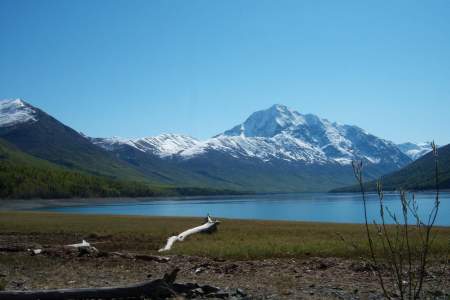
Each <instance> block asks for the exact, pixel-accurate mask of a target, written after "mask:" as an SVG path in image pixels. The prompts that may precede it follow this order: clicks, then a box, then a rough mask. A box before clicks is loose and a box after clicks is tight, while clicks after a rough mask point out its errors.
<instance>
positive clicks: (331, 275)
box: [0, 234, 449, 299]
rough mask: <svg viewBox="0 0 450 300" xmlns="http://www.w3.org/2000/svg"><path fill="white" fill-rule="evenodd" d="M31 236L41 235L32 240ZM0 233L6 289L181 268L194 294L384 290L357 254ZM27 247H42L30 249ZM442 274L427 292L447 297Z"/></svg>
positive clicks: (109, 281)
mask: <svg viewBox="0 0 450 300" xmlns="http://www.w3.org/2000/svg"><path fill="white" fill-rule="evenodd" d="M32 239H36V236H33V238H31V237H30V238H29V239H28V240H32ZM0 241H1V244H0V282H2V285H3V288H4V289H6V290H31V289H52V288H80V287H108V286H119V285H127V284H131V283H138V282H143V281H148V280H153V279H158V278H162V277H163V276H164V274H166V273H169V272H170V271H172V270H173V269H175V268H179V269H180V271H179V273H178V276H177V280H176V282H177V283H189V284H194V285H191V286H192V290H195V291H194V292H189V296H191V297H196V298H202V297H216V298H231V299H381V298H382V296H381V294H380V290H379V287H378V283H377V279H376V277H375V276H374V274H373V273H372V271H371V270H370V267H369V266H368V265H367V264H365V263H363V262H362V261H359V260H349V259H343V258H302V259H292V258H291V259H288V258H284V259H264V260H249V261H242V260H222V259H210V258H205V257H194V256H181V255H170V256H155V255H150V254H143V253H141V254H139V253H129V252H120V253H117V252H106V251H102V250H101V248H102V247H101V245H102V244H101V243H100V242H99V243H98V244H96V247H97V248H98V251H91V250H87V251H84V250H82V251H80V250H78V249H69V248H67V247H62V246H61V245H45V246H43V245H38V244H36V243H24V242H21V241H18V240H17V238H16V237H15V236H14V235H13V234H10V235H2V236H0ZM27 249H44V250H43V252H41V253H39V254H37V255H33V253H32V251H27ZM438 275H440V274H439V270H438V269H435V270H434V271H433V273H430V274H429V276H428V277H427V289H428V295H429V297H430V298H441V299H448V298H446V297H448V292H449V289H448V287H443V286H442V284H440V285H439V284H435V283H436V282H437V281H436V279H435V278H436V277H437V276H438ZM441 275H442V274H441ZM447 275H448V274H447ZM197 284H198V285H197ZM201 285H207V286H206V287H205V288H204V289H209V288H210V287H213V291H214V293H210V295H209V296H208V295H207V294H205V291H203V290H202V289H201V288H200V287H201ZM215 287H217V289H214V288H215ZM199 288H200V289H199ZM445 289H446V291H445ZM443 291H444V293H447V296H446V295H445V294H443ZM186 295H188V294H185V296H186Z"/></svg>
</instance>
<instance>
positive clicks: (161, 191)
mask: <svg viewBox="0 0 450 300" xmlns="http://www.w3.org/2000/svg"><path fill="white" fill-rule="evenodd" d="M232 193H233V191H228V190H221V189H206V188H193V187H173V186H169V185H167V186H162V185H161V186H158V185H153V184H149V183H146V182H138V181H124V180H116V179H112V178H108V177H104V176H95V175H90V174H86V173H83V172H77V171H70V170H67V169H65V168H63V167H60V166H58V165H55V164H53V163H50V162H48V161H45V160H42V159H39V158H36V157H33V156H31V155H29V154H26V153H24V152H22V151H20V150H19V149H17V148H16V147H15V146H13V145H11V144H10V143H8V142H6V141H4V140H2V139H0V198H14V199H17V198H20V199H28V198H82V197H83V198H89V197H152V196H185V195H215V194H232Z"/></svg>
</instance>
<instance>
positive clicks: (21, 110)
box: [0, 98, 37, 127]
mask: <svg viewBox="0 0 450 300" xmlns="http://www.w3.org/2000/svg"><path fill="white" fill-rule="evenodd" d="M36 120H37V119H36V110H35V109H34V108H33V107H32V106H31V105H29V104H28V103H26V102H25V101H23V100H22V99H19V98H17V99H3V100H0V127H11V126H14V125H17V124H20V123H25V122H28V121H36Z"/></svg>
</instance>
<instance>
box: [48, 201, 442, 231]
mask: <svg viewBox="0 0 450 300" xmlns="http://www.w3.org/2000/svg"><path fill="white" fill-rule="evenodd" d="M434 196H435V195H434V194H433V193H419V194H416V199H417V200H418V203H419V208H420V212H421V214H422V216H424V217H425V216H427V215H428V213H429V211H430V210H431V209H432V207H433V203H434ZM384 202H385V205H386V206H387V207H388V208H389V209H390V210H391V211H392V212H395V213H396V214H398V215H400V213H401V206H400V200H399V196H398V194H395V193H389V194H386V195H385V200H384ZM45 210H46V211H49V210H50V211H57V212H65V213H81V214H121V215H146V216H195V217H204V216H206V215H207V214H208V213H209V214H211V215H212V216H213V217H218V218H234V219H263V220H293V221H318V222H338V223H363V222H364V217H363V202H362V200H361V196H360V194H329V193H303V194H284V195H262V196H259V195H258V196H242V197H226V196H224V197H211V198H197V199H196V198H190V199H176V198H174V199H164V200H153V199H149V200H140V201H139V202H133V203H130V202H128V203H127V202H125V200H124V202H123V203H118V202H117V200H115V202H114V203H111V204H99V205H87V206H71V207H55V208H45ZM368 212H369V218H370V219H371V220H372V219H375V220H377V221H379V217H378V215H379V202H378V197H377V196H376V195H374V194H369V195H368ZM436 224H439V225H444V226H450V193H442V194H441V206H440V210H439V214H438V217H437V219H436Z"/></svg>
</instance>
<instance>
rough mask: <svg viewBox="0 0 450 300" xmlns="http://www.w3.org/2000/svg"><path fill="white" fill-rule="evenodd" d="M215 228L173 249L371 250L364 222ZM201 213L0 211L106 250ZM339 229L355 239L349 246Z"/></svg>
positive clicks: (15, 227) (4, 224) (288, 253)
mask: <svg viewBox="0 0 450 300" xmlns="http://www.w3.org/2000/svg"><path fill="white" fill-rule="evenodd" d="M221 221H222V223H221V224H220V226H219V230H218V232H217V233H215V234H212V235H208V234H200V235H196V236H192V237H189V238H188V239H187V240H186V241H184V242H181V243H176V244H175V247H174V249H173V250H172V251H170V254H183V255H196V256H208V257H218V258H229V259H259V258H269V257H305V256H322V257H328V256H333V257H348V258H353V257H359V256H365V255H367V254H368V253H369V252H368V245H367V241H366V235H365V231H364V227H363V225H359V224H328V223H306V222H282V221H244V220H227V219H224V220H223V219H222V220H221ZM202 222H203V219H201V218H168V217H139V216H103V215H102V216H92V215H73V214H59V213H43V212H0V235H5V234H8V235H11V234H12V235H15V236H17V239H18V240H20V241H22V242H23V241H24V239H27V240H28V241H30V242H38V243H40V244H44V245H45V244H55V243H74V242H79V240H80V239H82V238H87V239H88V240H89V241H99V242H101V244H99V245H98V247H99V248H101V249H103V250H107V251H121V250H127V251H140V252H147V253H156V251H157V249H159V248H160V247H161V246H163V244H164V243H165V240H166V239H167V237H168V236H170V235H173V234H178V233H179V232H181V231H183V230H185V229H187V228H190V227H192V226H196V225H199V224H201V223H202ZM434 234H436V239H435V242H434V244H433V246H432V253H433V254H434V255H444V253H446V250H447V249H448V239H449V236H450V228H436V229H435V230H434ZM339 235H341V236H343V237H345V238H346V239H347V240H348V241H351V242H352V243H354V244H355V245H357V246H358V247H357V249H355V248H353V247H349V245H348V243H344V242H343V241H342V240H341V239H340V237H339Z"/></svg>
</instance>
